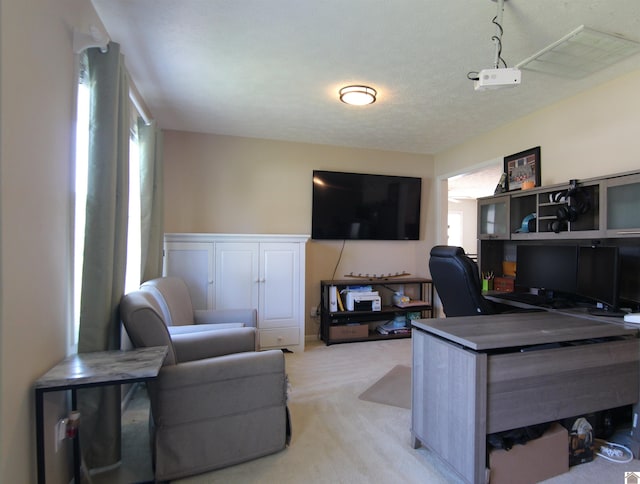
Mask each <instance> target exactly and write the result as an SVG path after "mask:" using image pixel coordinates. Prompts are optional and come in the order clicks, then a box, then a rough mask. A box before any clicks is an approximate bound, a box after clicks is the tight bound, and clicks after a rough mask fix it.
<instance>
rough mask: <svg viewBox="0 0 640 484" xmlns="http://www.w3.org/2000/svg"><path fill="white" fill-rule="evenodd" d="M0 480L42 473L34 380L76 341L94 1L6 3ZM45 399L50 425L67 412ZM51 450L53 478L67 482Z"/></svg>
mask: <svg viewBox="0 0 640 484" xmlns="http://www.w3.org/2000/svg"><path fill="white" fill-rule="evenodd" d="M0 9H1V11H0V36H1V37H0V46H1V47H0V49H1V51H0V63H1V64H0V107H1V112H0V133H1V134H0V136H1V138H0V227H1V228H0V355H1V356H0V357H1V361H0V432H1V434H0V435H1V442H0V482H2V483H7V484H8V483H29V482H35V479H36V451H35V415H34V397H33V389H32V385H33V382H34V381H35V380H36V379H37V378H38V377H40V376H41V375H42V374H44V373H45V372H46V371H47V370H48V369H49V368H50V367H51V366H53V365H54V364H56V363H57V362H58V361H60V360H61V359H62V358H64V356H65V355H66V351H67V343H68V341H69V332H68V329H69V322H70V312H69V310H68V305H67V302H68V300H69V284H68V274H69V267H70V264H69V251H70V237H69V234H70V218H69V207H70V200H71V185H70V180H71V171H70V170H71V163H70V160H71V147H72V137H71V134H72V126H73V123H72V120H73V118H74V114H73V109H74V95H75V94H74V86H75V74H74V54H73V51H72V29H73V27H78V28H84V29H88V25H89V23H90V22H91V23H95V24H96V25H100V24H99V22H98V19H97V17H96V16H95V13H94V12H93V9H92V7H91V4H90V2H88V1H86V0H63V1H61V0H31V1H13V0H10V1H5V0H2V3H1V4H0ZM62 402H63V399H62V398H60V396H51V397H48V398H47V401H46V404H47V405H46V417H47V428H49V427H52V426H53V421H55V419H56V418H58V417H59V416H61V412H63V411H64V406H63V405H62ZM46 443H47V446H48V450H49V453H48V455H47V459H48V461H47V464H48V466H49V465H50V466H49V473H48V479H47V482H51V483H54V484H55V483H63V482H64V483H68V482H69V473H68V472H67V467H68V466H67V462H68V459H67V458H66V457H68V456H67V455H66V454H65V452H59V453H58V454H55V455H54V453H53V450H52V447H53V439H52V438H47V440H46Z"/></svg>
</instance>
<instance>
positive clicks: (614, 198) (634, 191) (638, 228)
mask: <svg viewBox="0 0 640 484" xmlns="http://www.w3.org/2000/svg"><path fill="white" fill-rule="evenodd" d="M605 203H606V222H605V224H606V233H607V237H638V236H639V235H640V210H638V207H639V206H640V175H629V176H623V177H619V178H612V179H610V180H608V181H607V184H606V200H605Z"/></svg>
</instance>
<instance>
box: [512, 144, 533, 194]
mask: <svg viewBox="0 0 640 484" xmlns="http://www.w3.org/2000/svg"><path fill="white" fill-rule="evenodd" d="M504 172H505V173H506V174H507V179H506V190H507V191H509V192H510V191H513V190H522V189H525V190H526V189H528V188H534V187H539V186H540V184H541V182H540V147H539V146H536V147H535V148H530V149H528V150H525V151H521V152H520V153H515V154H513V155H509V156H505V158H504Z"/></svg>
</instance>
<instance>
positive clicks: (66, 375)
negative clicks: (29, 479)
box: [35, 346, 167, 484]
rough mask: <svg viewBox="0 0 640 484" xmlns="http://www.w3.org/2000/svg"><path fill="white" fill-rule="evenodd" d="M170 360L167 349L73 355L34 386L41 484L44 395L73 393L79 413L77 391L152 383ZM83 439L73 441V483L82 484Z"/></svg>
mask: <svg viewBox="0 0 640 484" xmlns="http://www.w3.org/2000/svg"><path fill="white" fill-rule="evenodd" d="M166 356H167V347H166V346H156V347H152V348H139V349H134V350H128V351H122V350H115V351H98V352H92V353H79V354H75V355H71V356H69V357H67V358H65V359H64V360H62V361H61V362H60V363H58V364H57V365H56V366H54V367H53V368H52V369H51V370H49V371H48V372H47V373H45V374H44V375H43V376H42V377H40V378H39V379H38V380H36V382H35V393H36V449H37V458H38V484H44V483H45V482H46V469H45V456H44V415H43V413H44V410H43V400H44V394H45V393H47V392H57V391H62V390H71V410H72V411H73V410H77V399H76V391H77V390H78V389H80V388H88V387H98V386H106V385H121V384H124V383H134V382H139V381H147V380H152V379H154V378H155V377H157V376H158V372H159V371H160V368H161V367H162V364H163V363H164V359H165V357H166ZM80 464H81V458H80V439H79V436H78V434H76V436H75V437H74V441H73V474H74V482H77V483H79V482H80Z"/></svg>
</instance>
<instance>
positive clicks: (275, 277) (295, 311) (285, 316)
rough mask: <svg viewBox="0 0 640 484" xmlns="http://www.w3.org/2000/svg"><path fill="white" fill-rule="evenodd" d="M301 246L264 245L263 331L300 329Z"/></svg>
mask: <svg viewBox="0 0 640 484" xmlns="http://www.w3.org/2000/svg"><path fill="white" fill-rule="evenodd" d="M299 254H300V246H299V244H295V243H268V244H260V285H259V287H260V307H259V309H258V320H259V321H258V326H259V327H260V329H261V330H262V329H267V328H282V327H285V326H299V325H300V324H301V323H300V267H299V264H300V256H299Z"/></svg>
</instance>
